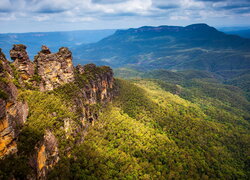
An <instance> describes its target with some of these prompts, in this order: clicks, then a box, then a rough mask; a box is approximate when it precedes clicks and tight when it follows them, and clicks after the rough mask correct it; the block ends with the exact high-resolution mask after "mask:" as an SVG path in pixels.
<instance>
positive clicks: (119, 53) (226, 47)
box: [73, 24, 250, 72]
mask: <svg viewBox="0 0 250 180" xmlns="http://www.w3.org/2000/svg"><path fill="white" fill-rule="evenodd" d="M249 50H250V39H245V38H241V37H239V36H237V35H228V34H225V33H223V32H220V31H218V30H217V29H215V28H213V27H210V26H208V25H207V24H193V25H189V26H186V27H180V26H159V27H150V26H145V27H141V28H137V29H128V30H118V31H116V33H114V34H113V35H111V36H109V37H107V38H104V39H103V40H101V41H99V42H97V43H93V44H88V45H80V46H78V47H77V48H74V49H73V51H74V54H75V56H74V57H75V63H81V64H85V63H89V62H94V63H96V64H100V65H103V64H105V65H110V66H112V67H124V66H126V67H133V68H136V69H144V70H145V69H146V70H151V69H159V68H162V69H170V70H184V69H198V70H207V71H211V72H216V71H225V70H230V71H232V70H243V69H250V51H249Z"/></svg>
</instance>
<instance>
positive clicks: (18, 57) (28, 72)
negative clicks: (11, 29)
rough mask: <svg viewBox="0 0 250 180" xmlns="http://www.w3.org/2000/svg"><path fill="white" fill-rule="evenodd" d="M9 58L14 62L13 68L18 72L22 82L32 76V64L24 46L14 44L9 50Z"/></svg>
mask: <svg viewBox="0 0 250 180" xmlns="http://www.w3.org/2000/svg"><path fill="white" fill-rule="evenodd" d="M10 57H11V59H12V60H14V63H13V64H14V66H15V67H16V69H17V70H18V71H19V74H20V78H21V79H22V80H28V79H30V78H31V77H32V76H33V75H34V64H33V62H31V61H30V59H29V56H28V53H27V52H26V46H25V45H22V44H15V45H14V46H13V48H12V50H10Z"/></svg>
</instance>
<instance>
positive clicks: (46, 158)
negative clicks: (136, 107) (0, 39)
mask: <svg viewBox="0 0 250 180" xmlns="http://www.w3.org/2000/svg"><path fill="white" fill-rule="evenodd" d="M10 57H11V59H12V60H13V62H12V63H10V62H9V61H8V60H7V59H6V58H5V56H4V54H3V53H2V52H1V51H0V88H1V89H0V158H1V159H2V160H6V158H7V160H8V158H9V157H11V158H14V159H15V158H17V159H18V157H19V156H24V157H25V158H23V159H24V162H23V164H25V165H26V166H25V167H26V168H27V169H29V170H27V172H28V174H27V176H26V175H25V177H23V178H25V179H36V178H38V179H46V177H47V174H48V172H49V170H50V169H52V168H53V167H54V166H55V165H56V164H57V162H58V161H59V160H60V156H61V155H62V154H67V155H68V156H70V149H71V146H69V144H72V143H73V144H77V143H81V142H82V141H83V140H84V135H85V134H86V133H87V130H88V128H90V127H91V125H93V124H94V121H95V120H97V119H98V113H99V111H100V109H101V107H102V106H103V105H105V104H106V103H107V102H110V101H112V98H113V97H114V92H115V87H114V78H113V72H112V69H111V68H109V67H107V66H101V67H97V66H95V65H94V64H88V65H85V66H82V65H78V66H77V67H74V66H73V63H72V53H71V52H70V51H69V49H68V48H66V47H62V48H60V49H59V51H58V52H57V53H51V51H50V50H49V48H48V47H46V46H42V49H41V51H40V52H39V53H38V55H36V56H35V58H34V61H33V62H32V61H31V60H30V59H29V56H28V54H27V52H26V46H24V45H14V46H13V48H12V50H11V51H10ZM33 136H34V137H33ZM25 144H27V145H25ZM26 146H27V147H26ZM62 146H65V147H64V148H60V147H62ZM27 148H29V149H27ZM11 155H13V156H11ZM17 162H19V161H18V160H17ZM0 163H1V161H0ZM16 176H17V175H16V174H15V172H14V171H13V172H12V173H11V175H10V177H16Z"/></svg>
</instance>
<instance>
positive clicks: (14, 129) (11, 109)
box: [0, 51, 28, 158]
mask: <svg viewBox="0 0 250 180" xmlns="http://www.w3.org/2000/svg"><path fill="white" fill-rule="evenodd" d="M0 94H1V96H0V158H1V157H3V156H5V155H7V154H11V153H14V152H17V145H16V137H17V134H18V132H19V130H20V127H21V126H22V125H23V124H24V122H25V121H26V118H27V116H28V105H27V103H25V102H20V101H18V100H17V88H16V86H15V85H14V84H13V83H12V71H11V67H10V66H9V62H8V61H7V60H6V59H5V56H4V55H3V53H2V52H1V51H0Z"/></svg>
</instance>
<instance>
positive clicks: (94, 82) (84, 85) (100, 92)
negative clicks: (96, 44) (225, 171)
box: [75, 64, 115, 125]
mask: <svg viewBox="0 0 250 180" xmlns="http://www.w3.org/2000/svg"><path fill="white" fill-rule="evenodd" d="M76 73H77V77H76V78H77V81H78V82H79V81H80V84H81V85H80V87H81V94H79V95H78V97H81V98H77V99H76V100H75V102H76V104H77V107H78V108H79V107H81V108H82V112H83V115H82V123H83V124H85V122H86V121H87V122H90V123H91V124H92V125H93V124H94V121H95V120H97V118H98V112H97V111H96V109H95V106H93V105H95V104H98V103H101V104H102V103H106V102H110V101H111V100H112V98H113V96H114V94H115V93H114V78H113V71H112V69H111V68H109V67H107V66H101V67H97V66H96V65H95V64H87V65H85V66H81V65H77V66H76ZM86 79H87V81H86Z"/></svg>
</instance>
